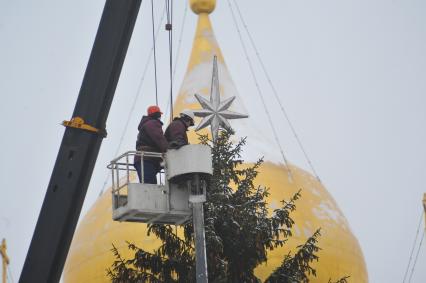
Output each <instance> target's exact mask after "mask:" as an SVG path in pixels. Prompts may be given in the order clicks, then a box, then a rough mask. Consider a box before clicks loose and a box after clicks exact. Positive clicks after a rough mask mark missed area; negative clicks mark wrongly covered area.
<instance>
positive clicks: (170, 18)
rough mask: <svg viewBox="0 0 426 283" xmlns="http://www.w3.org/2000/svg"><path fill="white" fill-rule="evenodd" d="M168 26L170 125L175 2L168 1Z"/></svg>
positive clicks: (171, 117)
mask: <svg viewBox="0 0 426 283" xmlns="http://www.w3.org/2000/svg"><path fill="white" fill-rule="evenodd" d="M166 10H167V24H166V30H167V31H168V35H169V72H170V114H171V115H170V123H171V122H172V120H173V1H172V0H166Z"/></svg>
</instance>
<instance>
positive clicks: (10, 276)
mask: <svg viewBox="0 0 426 283" xmlns="http://www.w3.org/2000/svg"><path fill="white" fill-rule="evenodd" d="M7 270H8V272H9V277H8V280H9V279H10V282H12V283H14V282H15V280H13V275H12V272H11V271H10V266H9V265H7Z"/></svg>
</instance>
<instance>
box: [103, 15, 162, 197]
mask: <svg viewBox="0 0 426 283" xmlns="http://www.w3.org/2000/svg"><path fill="white" fill-rule="evenodd" d="M165 14H166V7H164V9H163V14H162V16H161V19H160V24H159V25H158V27H157V30H156V32H155V40H157V38H158V34H159V32H160V27H161V23H162V22H163V20H164V17H165ZM153 52H154V46H153V47H151V52H150V53H149V56H148V59H147V61H146V63H145V67H144V70H143V72H142V76H141V78H140V80H139V85H138V89H137V91H136V94H135V96H134V98H133V103H132V106H131V108H130V111H129V114H128V115H127V120H126V124H125V126H124V128H123V132H122V134H121V137H120V141H119V143H118V146H117V150H116V152H115V155H114V156H117V155H118V154H119V152H120V149H121V145H122V144H123V141H124V136H125V135H126V133H127V129H128V127H129V124H130V120H131V118H132V116H133V112H134V110H135V107H136V103H137V101H138V99H139V95H140V93H141V90H142V85H143V82H144V81H145V76H146V73H147V71H148V68H149V64H150V63H151V59H152V56H153ZM110 176H111V172H110V171H109V170H108V173H107V175H106V177H105V181H104V183H103V186H102V189H101V191H100V193H99V196H101V195H102V194H103V192H104V190H105V188H106V186H107V184H108V179H109V178H110Z"/></svg>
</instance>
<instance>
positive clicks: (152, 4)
mask: <svg viewBox="0 0 426 283" xmlns="http://www.w3.org/2000/svg"><path fill="white" fill-rule="evenodd" d="M151 19H152V45H153V49H154V77H155V104H156V105H157V106H158V90H157V56H156V55H155V31H154V30H155V25H154V2H153V0H151Z"/></svg>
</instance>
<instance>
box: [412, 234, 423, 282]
mask: <svg viewBox="0 0 426 283" xmlns="http://www.w3.org/2000/svg"><path fill="white" fill-rule="evenodd" d="M424 237H425V229H423V233H422V237H421V238H420V244H419V248H418V249H417V253H416V258H415V259H414V263H413V268H411V273H410V278H409V279H408V283H410V282H411V278H412V277H413V274H414V268H415V267H416V263H417V259H418V258H419V253H420V249H421V247H422V244H423V239H424Z"/></svg>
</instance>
